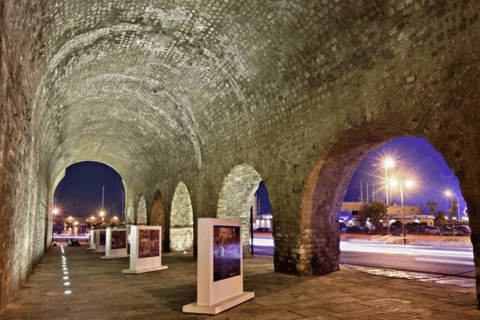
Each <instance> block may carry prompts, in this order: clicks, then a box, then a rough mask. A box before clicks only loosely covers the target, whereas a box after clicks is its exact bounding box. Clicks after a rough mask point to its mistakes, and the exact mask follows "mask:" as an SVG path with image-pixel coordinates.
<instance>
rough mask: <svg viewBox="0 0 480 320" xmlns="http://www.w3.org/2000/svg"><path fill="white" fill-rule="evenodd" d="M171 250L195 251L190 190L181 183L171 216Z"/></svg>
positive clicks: (178, 186)
mask: <svg viewBox="0 0 480 320" xmlns="http://www.w3.org/2000/svg"><path fill="white" fill-rule="evenodd" d="M170 250H171V251H191V250H193V208H192V201H191V200H190V193H189V192H188V188H187V186H186V185H185V183H183V182H182V181H180V182H179V183H178V184H177V188H176V189H175V194H174V195H173V200H172V210H171V214H170Z"/></svg>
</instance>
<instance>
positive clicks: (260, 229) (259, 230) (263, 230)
mask: <svg viewBox="0 0 480 320" xmlns="http://www.w3.org/2000/svg"><path fill="white" fill-rule="evenodd" d="M253 232H270V230H269V229H268V228H257V229H255V230H253Z"/></svg>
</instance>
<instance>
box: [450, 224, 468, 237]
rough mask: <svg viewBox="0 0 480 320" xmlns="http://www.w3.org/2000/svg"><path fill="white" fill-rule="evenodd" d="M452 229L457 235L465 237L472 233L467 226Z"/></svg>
mask: <svg viewBox="0 0 480 320" xmlns="http://www.w3.org/2000/svg"><path fill="white" fill-rule="evenodd" d="M452 229H454V230H455V231H456V233H457V235H466V234H470V233H472V230H471V229H470V227H469V226H453V227H452Z"/></svg>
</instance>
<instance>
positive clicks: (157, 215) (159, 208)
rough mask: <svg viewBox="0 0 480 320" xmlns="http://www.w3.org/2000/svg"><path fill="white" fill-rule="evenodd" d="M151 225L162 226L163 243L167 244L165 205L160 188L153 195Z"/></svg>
mask: <svg viewBox="0 0 480 320" xmlns="http://www.w3.org/2000/svg"><path fill="white" fill-rule="evenodd" d="M150 225H152V226H161V227H162V243H163V244H164V245H165V232H166V230H165V207H164V205H163V201H162V194H161V193H160V191H159V190H157V191H156V192H155V195H154V197H153V205H152V213H151V215H150Z"/></svg>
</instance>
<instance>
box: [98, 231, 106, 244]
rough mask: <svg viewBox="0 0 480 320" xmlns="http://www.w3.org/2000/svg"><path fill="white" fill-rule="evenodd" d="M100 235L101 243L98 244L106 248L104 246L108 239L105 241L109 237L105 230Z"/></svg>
mask: <svg viewBox="0 0 480 320" xmlns="http://www.w3.org/2000/svg"><path fill="white" fill-rule="evenodd" d="M99 233H100V234H99V238H100V239H99V243H98V244H99V245H100V246H104V245H105V242H106V239H105V238H106V236H107V233H106V231H105V230H102V231H100V232H99Z"/></svg>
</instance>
